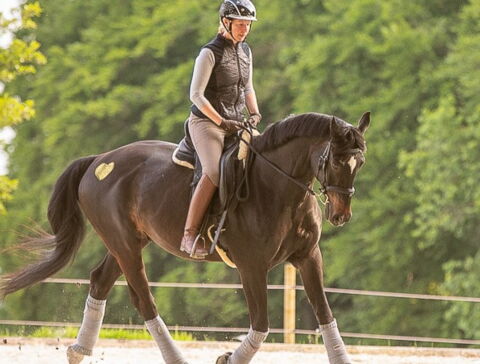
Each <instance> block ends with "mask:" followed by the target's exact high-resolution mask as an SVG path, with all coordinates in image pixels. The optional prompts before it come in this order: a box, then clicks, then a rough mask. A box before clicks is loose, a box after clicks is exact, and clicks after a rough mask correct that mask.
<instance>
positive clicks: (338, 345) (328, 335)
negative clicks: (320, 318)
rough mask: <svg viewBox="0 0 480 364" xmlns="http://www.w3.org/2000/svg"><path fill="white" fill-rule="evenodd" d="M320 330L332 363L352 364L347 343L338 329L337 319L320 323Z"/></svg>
mask: <svg viewBox="0 0 480 364" xmlns="http://www.w3.org/2000/svg"><path fill="white" fill-rule="evenodd" d="M320 332H321V333H322V337H323V343H324V344H325V348H326V349H327V354H328V361H329V362H330V364H350V363H351V361H350V359H349V357H348V354H347V350H346V349H345V344H344V343H343V340H342V337H341V336H340V332H339V331H338V327H337V321H336V320H335V319H333V321H332V322H330V323H329V324H326V325H320Z"/></svg>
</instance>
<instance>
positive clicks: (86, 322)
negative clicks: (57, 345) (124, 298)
mask: <svg viewBox="0 0 480 364" xmlns="http://www.w3.org/2000/svg"><path fill="white" fill-rule="evenodd" d="M106 302H107V301H106V300H96V299H95V298H93V297H92V296H90V295H88V297H87V301H86V302H85V310H84V311H83V321H82V326H81V327H80V330H79V331H78V335H77V342H76V343H75V344H73V345H72V346H70V348H69V349H71V350H73V351H75V352H77V353H80V354H83V355H92V349H93V347H94V346H95V343H96V342H97V340H98V335H99V333H100V327H101V326H102V321H103V315H104V314H105V304H106Z"/></svg>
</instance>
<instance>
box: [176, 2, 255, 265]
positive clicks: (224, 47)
mask: <svg viewBox="0 0 480 364" xmlns="http://www.w3.org/2000/svg"><path fill="white" fill-rule="evenodd" d="M219 15H220V27H219V29H218V34H217V36H216V37H215V38H214V39H213V40H212V41H210V42H209V43H208V44H206V45H205V46H203V47H202V49H201V50H200V54H199V55H198V57H197V59H196V60H195V66H194V69H193V76H192V82H191V85H190V100H191V101H192V102H193V105H192V107H191V113H190V117H189V121H188V127H189V131H190V136H191V138H192V142H193V145H194V147H195V150H196V152H197V154H198V156H199V158H200V162H201V164H202V170H203V174H202V177H201V178H200V181H199V182H198V185H197V187H196V189H195V192H194V194H193V196H192V200H191V202H190V207H189V209H188V215H187V221H186V223H185V231H184V236H183V239H182V242H181V246H180V250H181V251H185V252H186V253H188V254H190V256H191V257H193V258H197V259H202V258H204V257H205V256H206V255H207V254H208V251H207V249H206V248H205V247H204V246H197V243H196V242H197V241H198V240H199V239H198V234H199V230H200V225H201V223H202V220H203V217H204V215H205V213H206V211H207V208H208V205H209V204H210V201H211V199H212V197H213V195H214V193H215V191H216V189H217V187H218V184H219V175H220V172H219V168H220V166H219V164H220V157H221V154H222V150H223V143H224V138H225V136H227V135H230V134H233V133H235V132H237V131H238V130H239V129H240V128H241V126H242V120H243V118H244V112H245V111H248V114H249V118H248V122H249V123H250V124H251V125H252V126H257V124H258V123H259V122H260V120H261V118H262V116H261V115H260V112H259V111H258V104H257V97H256V95H255V90H254V88H253V81H252V65H253V61H252V52H251V51H250V48H249V46H248V45H247V43H245V39H246V38H247V35H248V33H249V31H250V27H251V24H252V22H253V21H256V20H257V18H256V10H255V6H254V5H253V4H252V3H251V2H250V0H224V1H223V3H222V5H221V7H220V11H219ZM246 109H247V110H246Z"/></svg>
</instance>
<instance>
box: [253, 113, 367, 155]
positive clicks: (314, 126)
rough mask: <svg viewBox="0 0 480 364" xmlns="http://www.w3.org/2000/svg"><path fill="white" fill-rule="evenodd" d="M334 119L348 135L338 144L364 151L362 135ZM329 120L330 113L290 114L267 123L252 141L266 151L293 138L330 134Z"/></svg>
mask: <svg viewBox="0 0 480 364" xmlns="http://www.w3.org/2000/svg"><path fill="white" fill-rule="evenodd" d="M336 119H337V120H339V121H341V122H342V123H344V126H345V131H346V133H345V137H348V141H345V142H344V143H339V144H348V145H345V149H350V148H359V149H361V150H362V151H364V150H365V149H366V146H365V139H364V138H363V135H362V134H361V133H360V132H359V131H358V130H357V129H356V128H353V127H352V126H351V125H350V124H348V123H347V122H345V121H343V120H341V119H338V118H336ZM331 120H332V116H331V115H325V114H318V113H306V114H300V115H291V116H288V117H287V118H285V119H283V120H282V121H279V122H277V123H274V124H271V125H269V126H268V127H267V129H265V131H264V132H263V133H262V134H261V135H259V136H257V137H255V138H254V139H253V141H252V143H253V145H254V146H255V147H256V149H257V150H258V151H259V152H266V151H268V150H271V149H274V148H276V147H279V146H281V145H283V144H285V143H287V142H288V141H290V140H292V139H294V138H298V137H326V136H329V134H330V122H331ZM342 149H343V148H342ZM341 152H342V151H341V150H338V153H341Z"/></svg>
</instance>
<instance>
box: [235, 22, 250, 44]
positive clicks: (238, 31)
mask: <svg viewBox="0 0 480 364" xmlns="http://www.w3.org/2000/svg"><path fill="white" fill-rule="evenodd" d="M231 22H232V34H233V38H235V41H237V42H243V41H244V40H245V38H247V35H248V33H249V32H250V25H251V24H252V22H251V21H250V20H239V19H233V20H232V21H231Z"/></svg>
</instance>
